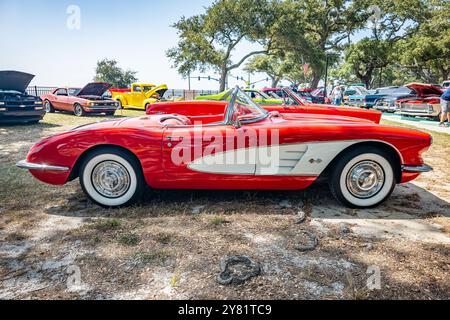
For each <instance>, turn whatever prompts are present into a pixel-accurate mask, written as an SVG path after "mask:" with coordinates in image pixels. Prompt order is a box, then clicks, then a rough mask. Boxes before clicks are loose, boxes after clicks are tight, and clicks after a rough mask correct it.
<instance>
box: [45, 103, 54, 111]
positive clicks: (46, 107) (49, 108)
mask: <svg viewBox="0 0 450 320" xmlns="http://www.w3.org/2000/svg"><path fill="white" fill-rule="evenodd" d="M44 107H45V112H50V111H51V109H52V108H51V106H50V102H49V101H45V103H44Z"/></svg>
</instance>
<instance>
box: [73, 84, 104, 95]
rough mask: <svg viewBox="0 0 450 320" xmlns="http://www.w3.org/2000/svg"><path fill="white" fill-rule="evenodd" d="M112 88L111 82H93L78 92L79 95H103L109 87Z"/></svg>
mask: <svg viewBox="0 0 450 320" xmlns="http://www.w3.org/2000/svg"><path fill="white" fill-rule="evenodd" d="M109 88H111V85H110V84H109V83H105V82H92V83H89V84H87V85H86V86H85V87H84V88H83V89H81V90H80V92H78V94H77V96H79V97H82V96H99V97H100V96H102V95H103V94H104V93H105V92H106V91H108V89H109Z"/></svg>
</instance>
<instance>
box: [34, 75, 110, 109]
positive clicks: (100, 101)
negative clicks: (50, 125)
mask: <svg viewBox="0 0 450 320" xmlns="http://www.w3.org/2000/svg"><path fill="white" fill-rule="evenodd" d="M110 87H111V85H110V84H108V83H101V82H94V83H89V84H88V85H86V86H85V87H84V88H82V89H79V88H58V89H55V90H54V91H53V92H52V93H49V94H45V95H43V96H42V97H41V99H42V101H44V109H45V111H46V112H48V113H52V112H55V110H59V111H69V112H73V113H74V114H75V115H76V116H78V117H81V116H83V115H85V114H86V113H105V114H106V115H114V113H115V112H116V110H117V107H118V106H119V105H118V103H117V102H116V101H114V100H111V99H109V98H105V97H103V94H104V93H105V92H106V91H108V89H109V88H110Z"/></svg>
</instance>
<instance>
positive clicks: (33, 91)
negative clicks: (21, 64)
mask: <svg viewBox="0 0 450 320" xmlns="http://www.w3.org/2000/svg"><path fill="white" fill-rule="evenodd" d="M55 89H56V87H38V86H30V87H28V88H27V93H28V94H29V95H32V96H37V97H40V96H42V95H44V94H47V93H50V92H52V91H53V90H55Z"/></svg>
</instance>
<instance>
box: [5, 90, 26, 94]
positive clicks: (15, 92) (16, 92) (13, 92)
mask: <svg viewBox="0 0 450 320" xmlns="http://www.w3.org/2000/svg"><path fill="white" fill-rule="evenodd" d="M0 93H11V94H18V93H19V94H22V92H20V91H16V90H3V89H0Z"/></svg>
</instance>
